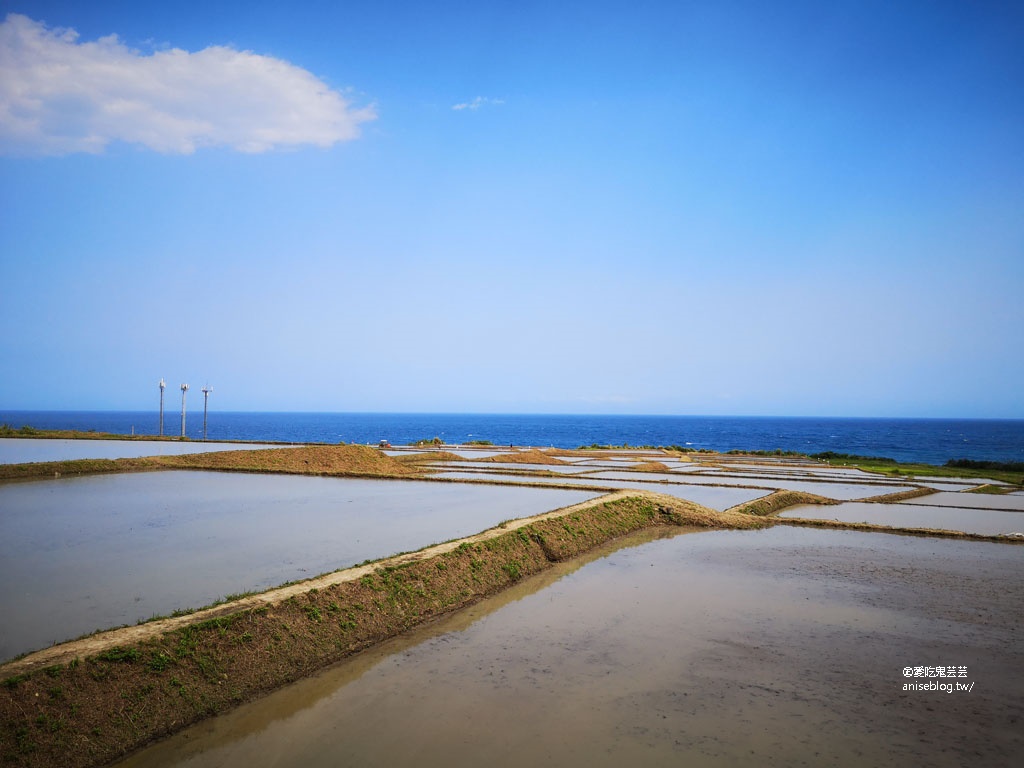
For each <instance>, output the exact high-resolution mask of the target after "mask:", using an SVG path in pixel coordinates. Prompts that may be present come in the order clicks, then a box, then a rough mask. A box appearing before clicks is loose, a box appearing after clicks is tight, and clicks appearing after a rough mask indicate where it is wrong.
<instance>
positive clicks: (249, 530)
mask: <svg viewBox="0 0 1024 768" xmlns="http://www.w3.org/2000/svg"><path fill="white" fill-rule="evenodd" d="M596 495H597V494H596V493H592V492H587V491H583V490H581V491H560V490H554V489H542V488H515V487H505V488H501V487H493V486H475V485H467V484H454V483H429V482H416V481H381V480H357V479H340V478H321V477H295V476H281V475H278V476H271V475H251V474H231V473H216V472H147V473H140V474H130V475H107V476H94V477H82V478H70V479H63V480H48V481H44V482H33V483H17V484H11V485H0V510H2V511H0V584H3V585H4V588H3V590H2V592H0V615H2V616H4V617H6V618H5V620H4V621H3V622H2V623H0V660H2V659H6V658H10V657H11V656H14V655H16V654H18V653H22V652H24V651H28V650H32V649H35V648H40V647H44V646H47V645H50V644H51V643H53V642H56V641H61V640H66V639H68V638H70V637H76V636H78V635H80V634H83V633H85V632H90V631H92V630H95V629H99V628H107V627H112V626H117V625H121V624H134V623H135V622H137V621H138V620H140V619H147V618H150V617H151V616H153V615H163V614H168V613H171V612H172V611H174V610H176V609H181V608H190V607H198V606H201V605H206V604H208V603H210V602H213V601H214V600H217V599H218V598H221V597H223V596H225V595H227V594H231V593H240V592H244V591H249V590H261V589H266V588H268V587H271V586H276V585H278V584H282V583H284V582H287V581H292V580H295V579H302V578H308V577H311V576H315V575H317V574H320V573H324V572H328V571H332V570H335V569H338V568H344V567H347V566H350V565H354V564H356V563H359V562H362V561H363V560H367V559H375V558H379V557H385V556H388V555H392V554H395V553H397V552H402V551H408V550H415V549H420V548H422V547H424V546H427V545H429V544H432V543H435V542H439V541H446V540H448V539H452V538H458V537H461V536H467V535H471V534H474V533H478V532H480V531H482V530H484V529H486V528H489V527H492V526H494V525H496V524H497V523H499V522H501V521H502V520H506V519H510V518H516V517H525V516H529V515H533V514H538V513H541V512H546V511H548V510H551V509H556V508H558V507H563V506H567V505H569V504H575V503H577V502H579V501H583V500H585V499H589V498H593V497H594V496H596Z"/></svg>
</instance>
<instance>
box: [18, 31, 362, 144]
mask: <svg viewBox="0 0 1024 768" xmlns="http://www.w3.org/2000/svg"><path fill="white" fill-rule="evenodd" d="M375 117H376V113H375V112H374V109H373V107H369V106H368V107H360V108H355V107H353V106H352V105H351V104H350V103H349V102H348V101H347V100H346V99H345V98H343V97H342V95H341V94H340V93H338V92H337V91H335V90H332V89H331V88H330V87H329V86H328V85H327V84H326V83H324V82H323V81H322V80H320V79H318V78H316V77H314V76H313V75H312V74H311V73H309V72H308V71H306V70H304V69H302V68H301V67H297V66H295V65H294V64H290V63H288V62H287V61H283V60H281V59H275V58H272V57H270V56H260V55H257V54H254V53H250V52H248V51H237V50H235V49H233V48H227V47H222V46H214V47H210V48H205V49H203V50H201V51H197V52H195V53H189V52H188V51H183V50H180V49H176V48H175V49H169V50H162V51H157V52H155V53H153V54H151V55H143V54H141V53H140V52H138V51H136V50H132V49H130V48H128V47H127V46H125V45H124V44H123V43H122V42H121V41H120V40H118V38H117V36H116V35H110V36H109V37H102V38H100V39H99V40H96V41H95V42H79V40H78V34H77V33H76V32H75V31H74V30H64V29H48V28H47V27H46V26H45V25H43V24H41V23H39V22H36V21H33V20H32V19H30V18H28V17H27V16H21V15H18V14H10V15H8V16H7V18H6V19H5V20H4V22H3V23H2V24H0V152H3V153H4V154H47V155H64V154H70V153H73V152H91V153H98V152H102V151H103V150H104V148H105V147H106V146H107V145H108V144H109V143H111V142H114V141H123V142H128V143H131V144H141V145H142V146H145V147H148V148H149V149H153V150H156V151H157V152H164V153H169V154H189V153H191V152H194V151H195V150H196V149H197V148H199V147H214V146H227V147H231V148H233V149H236V150H239V151H241V152H265V151H267V150H270V149H275V148H279V147H291V146H297V145H302V144H313V145H316V146H319V147H329V146H331V145H332V144H334V143H336V142H339V141H347V140H349V139H354V138H356V137H357V136H358V135H359V126H360V124H361V123H364V122H366V121H367V120H373V119H374V118H375Z"/></svg>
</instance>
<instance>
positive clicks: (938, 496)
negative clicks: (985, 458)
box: [902, 492, 1024, 512]
mask: <svg viewBox="0 0 1024 768" xmlns="http://www.w3.org/2000/svg"><path fill="white" fill-rule="evenodd" d="M902 503H903V504H906V505H907V506H911V505H914V506H917V505H921V506H928V507H979V508H982V509H1003V510H1006V511H1008V512H1024V499H1022V498H1021V497H1019V496H1010V495H1009V494H989V493H948V492H947V493H933V494H931V495H930V496H921V497H919V498H916V499H908V500H907V501H904V502H902Z"/></svg>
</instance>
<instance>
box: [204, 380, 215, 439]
mask: <svg viewBox="0 0 1024 768" xmlns="http://www.w3.org/2000/svg"><path fill="white" fill-rule="evenodd" d="M211 392H213V387H211V386H210V385H209V384H207V385H206V386H205V387H203V442H204V443H205V442H206V406H207V404H208V403H209V402H210V393H211Z"/></svg>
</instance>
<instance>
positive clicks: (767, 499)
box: [726, 491, 840, 517]
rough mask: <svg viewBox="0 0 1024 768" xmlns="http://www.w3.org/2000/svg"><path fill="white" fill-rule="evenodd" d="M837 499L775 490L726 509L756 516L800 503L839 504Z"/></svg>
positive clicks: (730, 511)
mask: <svg viewBox="0 0 1024 768" xmlns="http://www.w3.org/2000/svg"><path fill="white" fill-rule="evenodd" d="M839 503H840V502H838V501H836V500H835V499H828V498H825V497H824V496H818V495H816V494H813V493H805V492H804V491H775V492H774V493H769V494H768V495H767V496H762V497H761V498H760V499H754V500H753V501H747V502H744V503H743V504H737V505H736V506H735V507H731V508H729V509H728V510H726V511H727V512H729V513H736V514H741V515H754V516H756V517H767V516H768V515H775V514H777V513H779V512H780V511H782V510H783V509H786V508H787V507H795V506H796V505H798V504H818V505H822V506H826V505H831V504H839Z"/></svg>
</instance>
